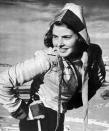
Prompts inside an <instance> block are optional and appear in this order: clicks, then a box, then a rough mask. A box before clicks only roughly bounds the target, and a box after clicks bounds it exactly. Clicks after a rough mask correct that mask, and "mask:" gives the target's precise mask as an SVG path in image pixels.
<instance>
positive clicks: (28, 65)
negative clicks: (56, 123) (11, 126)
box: [0, 48, 78, 113]
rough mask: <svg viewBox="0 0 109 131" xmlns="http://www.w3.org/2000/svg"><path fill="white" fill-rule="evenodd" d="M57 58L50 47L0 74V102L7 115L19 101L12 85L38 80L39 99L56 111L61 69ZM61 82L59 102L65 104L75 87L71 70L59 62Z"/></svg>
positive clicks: (71, 68)
mask: <svg viewBox="0 0 109 131" xmlns="http://www.w3.org/2000/svg"><path fill="white" fill-rule="evenodd" d="M58 64H59V63H58V57H57V55H56V53H55V52H54V50H53V49H52V48H48V49H45V50H40V51H36V53H35V55H34V57H33V58H32V59H29V60H26V61H24V62H23V63H18V64H16V65H15V66H13V67H11V68H9V69H8V70H6V71H5V72H3V73H1V74H0V102H1V103H2V104H3V105H4V107H5V108H6V109H7V110H8V111H9V112H10V113H11V112H15V111H16V110H17V109H18V108H19V107H20V105H21V103H22V100H21V98H19V97H18V96H17V95H16V86H20V85H22V84H24V83H25V82H28V81H30V80H32V79H33V78H35V77H36V76H38V77H40V78H41V80H42V83H39V81H37V80H36V82H37V84H39V87H40V88H39V91H38V93H39V96H40V99H41V100H42V102H43V103H44V105H45V106H46V107H49V108H52V109H53V110H58V92H59V83H60V74H59V72H61V68H60V67H59V65H58ZM63 65H64V82H63V83H62V96H61V100H62V102H66V101H68V100H69V99H70V98H71V96H72V94H73V93H74V92H75V91H76V87H77V86H78V82H77V76H76V73H75V69H74V67H73V66H72V65H71V64H70V63H68V62H67V61H66V60H64V59H63ZM36 88H37V87H36Z"/></svg>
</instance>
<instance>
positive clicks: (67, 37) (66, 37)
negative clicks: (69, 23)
mask: <svg viewBox="0 0 109 131" xmlns="http://www.w3.org/2000/svg"><path fill="white" fill-rule="evenodd" d="M71 37H72V36H64V37H63V38H65V39H70V38H71Z"/></svg>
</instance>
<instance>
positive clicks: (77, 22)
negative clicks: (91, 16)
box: [51, 3, 90, 44]
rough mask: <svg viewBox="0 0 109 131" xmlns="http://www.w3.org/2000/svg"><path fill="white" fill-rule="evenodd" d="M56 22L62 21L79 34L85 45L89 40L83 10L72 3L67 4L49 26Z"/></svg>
mask: <svg viewBox="0 0 109 131" xmlns="http://www.w3.org/2000/svg"><path fill="white" fill-rule="evenodd" d="M56 21H62V22H63V23H65V24H67V25H69V26H70V27H71V28H72V29H73V30H74V31H75V32H77V33H79V34H80V35H81V36H82V37H83V38H84V40H85V41H86V43H87V44H89V43H90V38H89V35H88V32H87V28H86V23H85V20H84V16H83V8H82V7H81V6H79V5H76V4H74V3H67V4H66V5H65V6H64V8H63V9H62V10H61V11H60V12H59V13H58V14H57V15H56V16H55V18H54V20H53V21H52V22H51V25H52V24H53V23H55V22H56Z"/></svg>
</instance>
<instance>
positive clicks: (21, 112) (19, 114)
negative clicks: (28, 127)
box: [11, 100, 29, 120]
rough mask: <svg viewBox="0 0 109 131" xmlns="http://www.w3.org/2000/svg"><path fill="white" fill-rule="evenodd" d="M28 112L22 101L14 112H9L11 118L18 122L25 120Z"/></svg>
mask: <svg viewBox="0 0 109 131" xmlns="http://www.w3.org/2000/svg"><path fill="white" fill-rule="evenodd" d="M28 110H29V109H28V106H27V105H26V103H25V102H24V101H23V100H22V102H21V105H20V107H19V108H18V109H17V110H16V111H15V112H11V116H12V117H14V118H16V119H19V120H22V119H26V118H27V116H28Z"/></svg>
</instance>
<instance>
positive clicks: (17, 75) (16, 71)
mask: <svg viewBox="0 0 109 131" xmlns="http://www.w3.org/2000/svg"><path fill="white" fill-rule="evenodd" d="M48 69H49V62H48V59H47V57H46V55H45V54H44V52H42V51H38V52H37V53H36V55H35V57H34V58H32V59H30V60H26V61H24V62H23V63H19V64H17V65H15V66H13V67H11V68H9V69H8V70H6V71H4V72H2V73H1V74H0V103H2V104H3V106H4V107H5V108H6V109H7V110H8V111H9V112H10V114H11V115H12V116H13V117H15V118H18V119H24V118H25V117H26V116H27V112H28V109H27V107H26V104H25V103H24V101H23V100H21V98H19V96H18V95H17V94H16V86H20V85H22V84H23V83H25V82H27V81H30V80H32V79H33V78H34V77H35V76H36V75H38V74H41V73H44V72H46V71H47V70H48Z"/></svg>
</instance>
